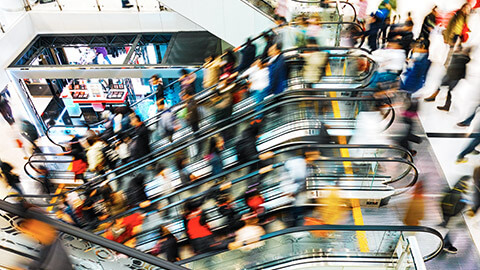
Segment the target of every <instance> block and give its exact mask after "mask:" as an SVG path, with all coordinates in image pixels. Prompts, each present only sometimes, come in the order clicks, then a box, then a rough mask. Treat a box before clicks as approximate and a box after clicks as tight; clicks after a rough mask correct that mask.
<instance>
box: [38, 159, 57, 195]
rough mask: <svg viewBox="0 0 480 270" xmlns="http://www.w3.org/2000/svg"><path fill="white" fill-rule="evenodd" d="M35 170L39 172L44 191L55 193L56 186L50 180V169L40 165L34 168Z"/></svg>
mask: <svg viewBox="0 0 480 270" xmlns="http://www.w3.org/2000/svg"><path fill="white" fill-rule="evenodd" d="M34 170H35V171H36V172H37V173H38V175H37V179H38V180H39V181H40V183H41V184H42V187H43V191H44V192H45V194H53V192H54V191H55V190H54V186H53V184H52V182H51V181H50V178H51V175H50V171H49V170H48V169H47V167H45V166H43V165H42V166H39V167H38V168H34Z"/></svg>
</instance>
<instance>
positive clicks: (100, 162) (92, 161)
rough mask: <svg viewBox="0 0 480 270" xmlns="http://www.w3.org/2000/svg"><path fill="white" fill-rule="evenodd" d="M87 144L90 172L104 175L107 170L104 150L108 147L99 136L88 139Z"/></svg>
mask: <svg viewBox="0 0 480 270" xmlns="http://www.w3.org/2000/svg"><path fill="white" fill-rule="evenodd" d="M87 143H88V145H89V147H88V148H87V161H88V170H89V171H91V172H96V173H100V174H102V173H103V172H104V170H105V156H104V154H103V148H104V147H106V145H105V143H103V141H101V140H100V138H98V136H97V135H92V136H91V137H89V138H87Z"/></svg>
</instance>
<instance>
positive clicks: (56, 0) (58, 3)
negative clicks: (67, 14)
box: [27, 0, 63, 11]
mask: <svg viewBox="0 0 480 270" xmlns="http://www.w3.org/2000/svg"><path fill="white" fill-rule="evenodd" d="M27 1H28V0H27ZM55 2H57V5H58V8H59V9H60V11H63V8H62V6H61V5H60V2H58V0H55Z"/></svg>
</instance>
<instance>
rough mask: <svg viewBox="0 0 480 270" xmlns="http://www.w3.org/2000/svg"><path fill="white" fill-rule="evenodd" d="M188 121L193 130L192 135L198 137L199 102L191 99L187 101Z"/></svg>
mask: <svg viewBox="0 0 480 270" xmlns="http://www.w3.org/2000/svg"><path fill="white" fill-rule="evenodd" d="M186 120H187V122H188V124H189V125H190V127H191V128H192V133H193V135H194V136H195V137H198V130H199V129H200V127H199V125H200V112H199V111H198V106H197V101H196V100H195V98H193V97H191V98H189V99H188V101H187V116H186Z"/></svg>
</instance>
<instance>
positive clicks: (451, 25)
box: [442, 3, 471, 47]
mask: <svg viewBox="0 0 480 270" xmlns="http://www.w3.org/2000/svg"><path fill="white" fill-rule="evenodd" d="M470 9H471V7H470V4H468V3H465V4H463V6H462V7H461V8H460V9H459V10H458V11H457V12H455V14H454V15H453V17H452V18H451V19H450V21H449V22H448V26H447V29H445V30H444V31H443V33H442V34H443V41H444V42H445V43H446V44H448V45H450V47H454V46H455V43H457V40H458V39H459V38H461V37H462V32H463V29H464V27H466V25H467V19H468V14H470Z"/></svg>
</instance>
